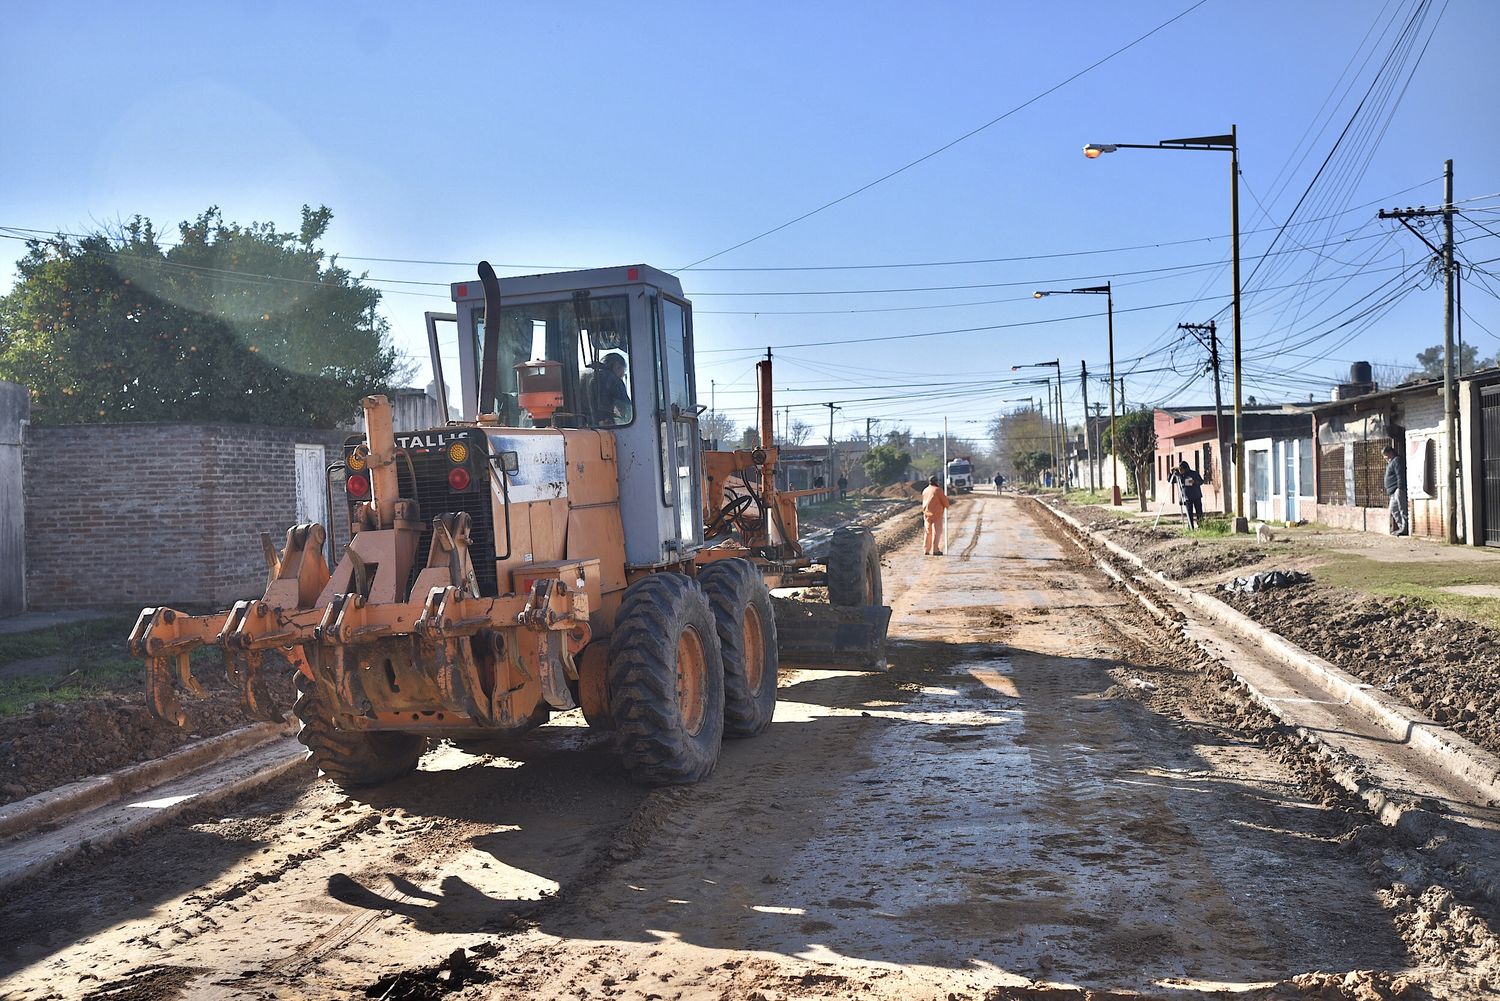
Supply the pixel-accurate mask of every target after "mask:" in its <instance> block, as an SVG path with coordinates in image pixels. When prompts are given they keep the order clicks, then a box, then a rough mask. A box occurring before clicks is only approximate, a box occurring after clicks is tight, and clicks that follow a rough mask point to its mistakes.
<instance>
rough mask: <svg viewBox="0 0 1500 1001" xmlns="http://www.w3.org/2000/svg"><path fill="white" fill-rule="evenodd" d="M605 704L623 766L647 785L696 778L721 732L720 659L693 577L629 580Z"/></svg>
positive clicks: (713, 755)
mask: <svg viewBox="0 0 1500 1001" xmlns="http://www.w3.org/2000/svg"><path fill="white" fill-rule="evenodd" d="M609 709H610V716H611V717H613V719H614V724H615V739H616V746H617V747H618V749H619V752H620V758H621V760H622V761H623V762H624V765H625V770H626V771H627V772H629V773H630V777H631V778H632V779H634V780H635V781H637V782H640V783H643V784H646V785H677V784H685V783H690V782H697V781H698V780H700V779H702V778H705V777H706V776H707V775H708V774H709V773H710V772H712V771H713V770H714V766H715V765H717V764H718V762H719V748H720V745H721V744H722V742H723V738H724V664H723V660H722V658H721V654H720V651H719V637H718V634H717V632H716V631H715V627H714V617H713V612H711V611H710V610H709V606H708V599H707V598H705V597H704V594H703V591H702V590H701V589H700V588H699V586H698V584H697V582H696V581H694V580H693V579H692V578H691V577H686V576H684V575H682V574H674V573H660V574H653V575H651V576H650V577H645V578H643V579H641V580H638V581H636V582H635V583H634V584H632V585H630V588H629V589H628V590H626V592H625V596H624V599H623V601H622V602H621V604H620V613H619V616H618V617H617V619H616V623H615V631H614V635H613V636H612V637H611V638H610V658H609Z"/></svg>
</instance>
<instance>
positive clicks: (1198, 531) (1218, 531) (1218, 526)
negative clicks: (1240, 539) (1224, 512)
mask: <svg viewBox="0 0 1500 1001" xmlns="http://www.w3.org/2000/svg"><path fill="white" fill-rule="evenodd" d="M1230 527H1231V526H1230V522H1229V519H1228V518H1207V517H1205V518H1203V519H1201V520H1200V521H1199V522H1198V527H1197V528H1187V527H1186V526H1184V527H1183V528H1181V529H1180V530H1179V531H1178V534H1179V535H1182V536H1183V537H1184V538H1188V539H1222V538H1224V537H1225V536H1227V535H1231V534H1233V533H1232V532H1231V531H1230Z"/></svg>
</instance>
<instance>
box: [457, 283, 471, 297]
mask: <svg viewBox="0 0 1500 1001" xmlns="http://www.w3.org/2000/svg"><path fill="white" fill-rule="evenodd" d="M458 294H459V295H468V294H469V286H467V285H460V286H459V287H458Z"/></svg>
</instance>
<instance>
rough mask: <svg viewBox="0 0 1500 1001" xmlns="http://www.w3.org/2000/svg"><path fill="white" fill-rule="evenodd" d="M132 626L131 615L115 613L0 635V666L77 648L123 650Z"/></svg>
mask: <svg viewBox="0 0 1500 1001" xmlns="http://www.w3.org/2000/svg"><path fill="white" fill-rule="evenodd" d="M134 625H135V616H134V615H124V614H114V615H106V616H103V617H102V618H98V619H86V620H84V621H82V622H64V623H62V624H60V625H56V626H47V627H45V628H42V629H31V630H28V631H27V632H24V633H4V634H0V667H3V666H4V665H6V664H14V663H15V662H16V661H18V660H31V659H32V658H33V657H50V656H52V655H53V654H59V653H67V652H69V651H72V650H76V649H80V648H90V649H92V648H94V647H98V646H108V645H110V644H114V645H115V646H117V647H118V648H119V649H120V650H122V651H123V650H124V649H125V638H126V637H127V636H129V635H130V629H131V627H132V626H134Z"/></svg>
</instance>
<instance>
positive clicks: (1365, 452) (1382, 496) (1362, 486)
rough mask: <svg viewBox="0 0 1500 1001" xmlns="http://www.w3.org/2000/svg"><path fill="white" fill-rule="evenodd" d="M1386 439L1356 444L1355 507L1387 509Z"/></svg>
mask: <svg viewBox="0 0 1500 1001" xmlns="http://www.w3.org/2000/svg"><path fill="white" fill-rule="evenodd" d="M1384 450H1385V439H1384V438H1377V439H1375V440H1374V441H1357V442H1355V443H1354V506H1355V507H1385V506H1386V503H1387V502H1388V500H1389V498H1388V497H1387V496H1386V493H1385V456H1384V455H1382V454H1381V453H1382V452H1383V451H1384Z"/></svg>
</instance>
